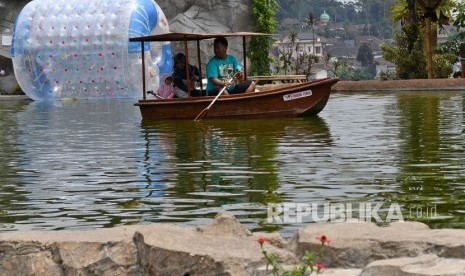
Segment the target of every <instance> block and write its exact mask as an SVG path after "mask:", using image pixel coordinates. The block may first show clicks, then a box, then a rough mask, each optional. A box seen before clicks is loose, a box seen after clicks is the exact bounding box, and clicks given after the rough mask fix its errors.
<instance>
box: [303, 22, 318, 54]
mask: <svg viewBox="0 0 465 276" xmlns="http://www.w3.org/2000/svg"><path fill="white" fill-rule="evenodd" d="M305 22H306V23H307V28H308V27H312V44H313V48H312V54H315V22H316V17H315V15H314V14H313V13H309V14H308V17H307V19H306V20H305Z"/></svg>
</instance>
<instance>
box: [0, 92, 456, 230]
mask: <svg viewBox="0 0 465 276" xmlns="http://www.w3.org/2000/svg"><path fill="white" fill-rule="evenodd" d="M133 103H134V100H112V101H104V100H101V101H85V100H79V101H59V102H49V103H38V102H28V101H0V127H1V134H0V231H16V230H56V229H92V228H101V227H112V226H117V225H128V224H145V223H151V222H172V223H179V224H181V225H202V224H206V223H208V222H209V221H210V220H211V218H213V217H214V216H215V214H216V213H218V212H222V211H227V212H230V213H232V214H234V215H235V216H236V217H237V218H238V219H239V220H240V221H241V222H242V223H243V224H244V225H245V226H246V227H247V228H249V229H251V230H255V231H257V230H279V231H280V232H281V233H282V234H283V235H284V236H290V235H291V234H292V233H293V232H294V231H295V229H296V228H297V227H301V226H303V225H308V224H309V223H314V222H315V221H317V220H315V217H313V216H312V215H308V216H305V217H304V218H303V222H301V223H298V222H295V223H294V222H293V221H288V223H284V224H277V223H275V222H274V223H268V222H267V212H268V211H269V209H268V207H267V206H268V204H269V203H274V204H279V205H278V206H281V207H285V206H291V207H292V206H297V205H298V204H301V206H305V207H306V206H311V204H314V205H315V206H316V205H317V206H318V210H316V211H317V212H314V214H319V215H320V216H319V217H318V218H320V221H321V220H324V219H327V217H325V216H324V215H325V214H327V213H328V212H329V213H331V214H336V215H337V214H338V213H337V210H338V209H337V208H345V213H344V212H342V213H341V212H340V213H339V215H338V216H336V217H330V218H339V219H341V214H342V216H345V217H346V218H347V216H348V214H349V211H348V210H347V208H348V207H349V206H352V207H353V208H354V210H352V212H351V216H353V217H354V218H358V217H360V216H361V215H360V212H359V211H357V210H360V209H363V208H361V207H360V206H372V208H374V209H376V211H377V214H379V215H380V217H381V219H382V220H383V221H385V219H386V215H387V214H389V208H391V207H392V206H397V207H398V209H393V210H398V211H400V212H401V215H402V216H403V218H404V219H405V220H415V221H422V222H425V223H427V224H428V225H429V226H430V227H434V228H445V227H448V228H463V227H465V223H464V220H465V193H464V186H465V162H464V160H465V133H464V127H463V125H464V106H465V98H464V94H463V93H457V92H424V93H422V92H402V93H389V94H387V93H363V94H357V93H354V94H334V95H332V96H331V98H330V100H329V102H328V105H327V106H326V109H325V110H323V112H322V113H320V115H319V116H317V117H313V118H296V119H276V120H275V119H273V120H245V121H231V120H219V121H201V122H197V123H194V122H192V121H168V122H152V123H145V122H142V120H141V117H140V113H139V110H138V108H137V107H134V106H133ZM213 108H214V107H213ZM179 112H182V110H180V111H179ZM325 203H326V204H329V206H330V208H336V209H328V208H326V207H325V205H324V204H325ZM376 204H380V205H379V206H382V207H380V208H379V207H374V206H376ZM364 208H365V207H364ZM377 208H379V210H378V209H377ZM270 210H271V211H276V209H270ZM305 210H306V211H308V209H305ZM328 210H329V211H328ZM339 210H341V209H339ZM372 210H373V209H372ZM294 211H295V210H294ZM289 212H290V214H295V212H294V213H292V209H291V210H290V211H289ZM301 214H302V213H301ZM283 215H284V213H283V214H281V215H280V218H283ZM294 218H295V217H294ZM342 218H344V217H342ZM290 219H293V217H292V216H291V217H290Z"/></svg>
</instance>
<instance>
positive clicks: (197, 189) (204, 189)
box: [141, 116, 332, 228]
mask: <svg viewBox="0 0 465 276" xmlns="http://www.w3.org/2000/svg"><path fill="white" fill-rule="evenodd" d="M141 130H142V133H143V135H144V137H145V141H146V152H145V159H144V170H145V177H146V179H147V186H146V189H147V192H146V194H147V198H150V199H148V201H149V202H150V204H153V210H156V212H157V214H158V215H159V216H160V217H161V218H162V219H161V220H166V219H168V220H170V221H172V220H174V221H190V222H193V223H195V222H196V221H197V222H198V223H203V222H204V221H203V218H204V217H208V218H211V217H213V216H214V215H215V214H216V213H217V212H220V211H228V212H231V213H233V214H234V215H236V217H238V218H239V219H240V220H241V222H243V223H252V224H254V225H252V227H251V228H256V227H257V225H256V223H257V222H259V221H264V220H265V219H266V205H267V204H268V203H278V202H282V201H283V197H285V194H282V193H280V192H279V188H280V185H281V184H280V172H281V171H282V170H283V169H285V168H286V166H289V165H290V166H292V164H288V163H287V162H286V160H285V159H286V158H287V157H286V156H288V155H289V154H292V151H300V152H301V153H302V151H308V152H309V153H310V154H311V152H312V148H313V147H317V148H319V149H320V150H321V147H330V146H331V144H332V139H331V135H330V132H329V129H328V127H327V125H326V123H325V121H324V120H323V119H321V118H320V117H318V116H314V117H309V118H293V119H270V120H208V121H202V122H199V123H194V122H192V121H160V122H145V121H144V122H143V123H142V125H141ZM160 195H162V197H160ZM146 201H147V200H146ZM153 219H155V220H157V221H158V220H160V218H157V217H155V216H154V217H153ZM259 228H261V227H259Z"/></svg>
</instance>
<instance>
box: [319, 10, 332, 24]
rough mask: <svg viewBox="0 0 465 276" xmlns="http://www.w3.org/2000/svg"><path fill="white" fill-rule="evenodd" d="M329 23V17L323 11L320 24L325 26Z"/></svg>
mask: <svg viewBox="0 0 465 276" xmlns="http://www.w3.org/2000/svg"><path fill="white" fill-rule="evenodd" d="M329 21H331V17H330V16H329V14H327V13H326V11H323V13H322V14H321V15H320V24H321V25H326V24H328V23H329Z"/></svg>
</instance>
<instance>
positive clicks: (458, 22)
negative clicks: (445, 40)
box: [454, 1, 465, 40]
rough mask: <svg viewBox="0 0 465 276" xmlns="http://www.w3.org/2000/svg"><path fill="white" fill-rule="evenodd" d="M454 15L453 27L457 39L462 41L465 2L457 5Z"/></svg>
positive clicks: (463, 35) (464, 35) (464, 33)
mask: <svg viewBox="0 0 465 276" xmlns="http://www.w3.org/2000/svg"><path fill="white" fill-rule="evenodd" d="M454 13H455V14H456V16H455V20H454V26H455V27H456V28H457V33H458V38H459V39H462V40H464V39H465V30H463V28H465V2H464V1H462V2H461V3H459V4H457V6H456V7H455V9H454Z"/></svg>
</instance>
